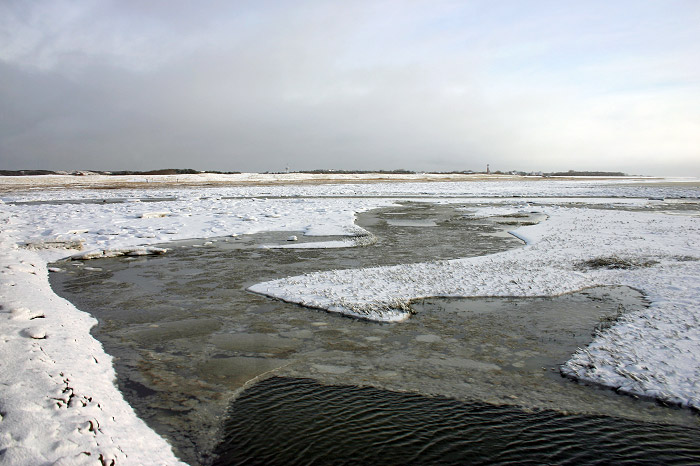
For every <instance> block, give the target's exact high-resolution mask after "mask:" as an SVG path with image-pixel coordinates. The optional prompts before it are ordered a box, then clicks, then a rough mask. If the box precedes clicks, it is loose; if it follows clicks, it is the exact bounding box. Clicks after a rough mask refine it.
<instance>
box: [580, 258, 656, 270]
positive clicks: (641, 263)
mask: <svg viewBox="0 0 700 466" xmlns="http://www.w3.org/2000/svg"><path fill="white" fill-rule="evenodd" d="M656 264H658V262H657V261H655V260H645V259H626V258H623V257H617V256H608V257H596V258H595V259H589V260H587V261H583V262H580V263H579V264H578V267H577V268H580V269H608V270H616V269H623V270H626V269H638V268H641V267H651V266H653V265H656Z"/></svg>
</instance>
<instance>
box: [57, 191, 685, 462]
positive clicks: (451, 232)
mask: <svg viewBox="0 0 700 466" xmlns="http://www.w3.org/2000/svg"><path fill="white" fill-rule="evenodd" d="M536 220H537V217H536V216H529V215H517V216H511V217H504V218H500V219H498V218H496V219H490V220H483V219H482V220H479V219H470V218H465V216H464V213H463V212H460V211H458V210H455V208H454V207H453V206H436V205H433V204H425V203H423V204H421V203H408V204H406V205H405V206H404V207H395V208H388V209H380V210H378V211H374V212H369V213H365V214H361V215H359V216H358V221H357V223H358V224H359V225H361V226H362V227H364V228H365V229H367V230H368V231H370V232H371V233H372V234H373V235H374V238H376V241H374V242H371V241H370V242H369V243H368V245H366V246H363V247H357V248H343V249H331V250H329V249H321V250H318V249H265V248H263V249H261V248H260V246H261V245H269V244H288V243H287V241H286V238H287V237H288V236H289V235H290V234H291V233H290V232H270V233H265V234H259V235H248V236H244V237H238V238H226V239H219V240H218V241H206V242H205V241H203V240H200V241H189V242H183V243H179V244H178V243H173V244H169V245H167V246H168V247H170V248H172V250H171V251H170V252H169V253H168V254H166V255H164V256H158V257H152V258H140V259H136V260H133V259H124V258H112V259H100V260H93V261H90V262H89V263H86V264H83V263H81V262H62V263H58V264H55V265H56V266H58V267H61V268H62V269H63V273H54V274H52V275H51V285H52V287H53V289H54V291H55V292H56V293H57V294H58V295H60V296H62V297H65V298H66V299H69V300H70V301H71V302H73V303H75V304H76V305H77V307H78V308H79V309H81V310H84V311H87V312H90V313H91V314H92V315H94V316H95V317H96V318H97V319H98V321H99V325H98V326H97V327H96V328H94V329H93V335H94V336H95V337H96V338H97V339H98V340H100V341H101V342H102V344H103V345H104V347H105V349H106V351H107V352H108V353H109V354H111V355H113V356H114V365H115V368H116V371H117V374H118V380H117V383H118V385H119V388H120V389H121V391H122V392H123V393H124V396H125V398H126V399H127V400H128V401H129V403H130V404H131V405H132V406H133V407H134V409H135V410H136V412H137V413H138V415H139V416H140V417H141V418H143V419H144V420H145V421H146V422H147V423H148V424H149V425H150V426H151V427H152V428H153V429H154V430H156V431H157V432H158V433H159V434H161V435H163V436H164V437H165V438H167V439H168V440H169V441H170V442H171V444H172V445H173V449H174V451H175V452H176V454H177V455H178V456H179V457H180V458H182V459H183V460H185V461H187V462H189V463H191V464H210V463H211V462H212V461H214V459H215V457H216V455H214V454H213V453H212V452H213V451H214V449H215V447H216V446H217V445H218V444H219V443H220V442H221V441H222V439H229V438H233V437H236V436H237V435H239V434H237V433H236V432H234V429H233V428H232V425H240V426H243V425H245V424H247V423H248V422H249V421H248V420H245V419H242V418H241V419H242V420H240V421H236V420H235V419H238V418H237V417H236V416H238V414H236V413H241V412H244V411H240V409H244V408H240V403H243V402H245V400H246V399H247V398H246V397H247V396H248V395H250V394H251V393H252V394H255V393H264V392H265V391H266V390H267V388H266V387H268V388H270V389H271V390H272V388H274V391H275V393H277V395H275V396H276V397H277V398H275V397H273V398H269V406H267V405H265V403H266V402H265V400H264V398H265V396H264V395H260V396H259V397H258V399H259V401H258V404H257V405H256V406H257V407H256V408H255V410H260V411H261V412H263V411H264V412H276V411H278V410H279V411H280V412H282V411H284V409H288V410H291V411H290V413H292V414H293V412H294V408H293V405H294V403H295V402H294V401H293V400H294V397H295V396H297V395H299V393H301V392H299V390H301V389H302V388H303V387H306V386H307V385H304V384H303V383H301V382H299V383H301V385H299V386H297V385H295V383H296V382H294V383H292V382H289V383H291V385H289V384H288V383H287V382H285V380H287V379H280V376H282V377H287V378H294V379H298V378H313V379H315V380H317V381H320V382H322V383H323V384H325V385H324V387H326V388H324V390H331V391H332V390H336V389H334V388H332V387H330V386H331V385H338V386H339V387H337V390H339V391H340V392H341V393H342V392H348V391H350V392H352V393H355V392H356V391H355V389H354V388H352V386H353V385H371V386H374V387H379V388H383V389H386V390H388V391H381V390H376V389H375V390H376V391H375V392H372V393H375V395H376V396H375V398H377V399H382V397H388V398H386V400H393V401H392V402H396V403H397V406H402V405H401V403H402V402H401V401H400V400H397V399H396V397H398V398H401V397H404V396H408V397H409V398H407V399H406V402H415V400H417V399H418V398H415V397H414V395H407V394H399V393H398V392H401V391H410V392H413V393H421V394H423V395H440V396H444V397H450V398H451V399H452V401H451V402H449V403H456V404H459V403H465V402H466V404H467V405H470V406H471V405H474V403H476V404H475V405H474V406H476V405H479V403H481V404H483V405H484V406H490V407H491V408H489V409H490V410H491V411H489V412H491V413H492V414H491V416H495V417H499V416H502V415H503V416H505V415H506V414H507V413H509V412H511V410H514V409H515V411H517V410H518V409H523V408H524V409H525V410H523V411H522V413H521V416H522V417H523V419H525V418H528V411H532V412H545V411H546V412H551V413H554V412H558V413H560V414H559V415H561V416H565V415H564V414H562V413H566V412H569V413H578V414H576V415H575V416H576V417H581V418H586V417H589V418H591V419H596V418H598V417H600V416H601V415H603V414H605V415H608V417H606V418H605V419H615V422H614V423H613V424H611V425H613V426H615V428H619V429H622V431H623V432H628V431H629V432H632V431H634V429H635V428H636V427H635V426H637V425H638V424H639V423H649V422H652V423H653V422H655V423H658V424H659V425H665V426H669V429H671V430H670V431H669V432H675V431H676V430H679V429H681V428H680V427H677V426H686V427H688V428H690V429H696V428H697V426H698V423H697V419H696V418H695V417H694V416H693V415H692V414H690V413H689V412H687V411H684V410H675V409H667V408H664V407H660V406H657V405H655V404H654V403H649V402H645V401H643V400H634V399H632V398H630V397H626V396H619V395H617V394H615V393H614V392H612V391H609V390H603V389H599V388H595V387H589V386H584V385H580V384H577V383H575V382H572V381H570V380H567V379H563V378H562V377H561V376H560V375H559V373H558V366H559V365H560V364H562V363H564V362H565V361H566V360H567V359H568V358H569V357H570V355H571V353H573V352H574V351H575V350H576V348H577V347H578V346H585V345H586V344H588V342H590V340H591V338H592V332H593V330H594V328H595V327H596V326H597V325H599V324H600V323H601V322H605V321H606V319H611V318H614V317H615V316H616V315H617V314H618V312H635V311H636V310H638V309H641V308H642V307H643V306H644V302H643V300H642V299H641V295H640V294H639V293H638V292H636V291H634V290H630V289H627V288H620V287H617V288H601V289H592V290H586V291H584V292H582V293H575V294H571V295H566V296H561V297H556V298H551V299H549V298H535V299H466V300H450V299H426V300H423V301H421V302H416V303H414V305H413V307H414V310H415V311H416V315H415V316H413V317H412V318H411V319H409V320H408V321H406V322H403V323H400V324H382V323H375V322H366V321H359V320H354V319H349V318H345V317H342V316H339V315H336V314H329V313H325V312H322V311H317V310H310V309H306V308H302V307H300V306H296V305H292V304H288V303H284V302H280V301H277V300H273V299H270V298H267V297H264V296H260V295H255V294H251V293H249V292H247V291H246V287H248V286H250V285H252V284H254V283H258V282H260V281H264V280H269V279H274V278H279V277H283V276H290V275H298V274H302V273H305V272H312V271H317V270H328V269H337V268H348V267H367V266H374V265H390V264H396V263H406V262H419V261H427V260H432V259H449V258H455V257H469V256H476V255H484V254H490V253H494V252H499V251H504V250H507V249H509V248H513V247H518V246H519V244H520V242H519V241H518V240H516V239H514V238H513V237H511V236H509V235H507V234H504V231H505V230H506V229H509V228H510V229H512V228H516V227H517V226H518V225H521V224H528V223H531V222H534V221H536ZM318 239H336V238H305V237H302V236H299V242H308V241H313V240H318ZM86 265H87V266H89V268H88V267H86ZM601 319H602V320H601ZM270 376H276V378H275V379H274V380H276V381H277V382H274V383H280V384H281V388H279V387H277V386H276V385H275V386H269V385H265V384H270V383H273V382H267V381H265V380H264V379H265V378H266V377H270ZM260 380H262V382H259V381H260ZM280 380H281V381H282V382H280ZM256 382H258V383H262V384H263V385H260V386H259V385H257V384H256ZM305 383H308V381H307V382H305ZM275 387H277V388H275ZM284 387H291V388H290V389H289V390H291V391H289V390H287V389H286V388H284ZM300 387H301V388H300ZM251 390H252V391H251ZM358 390H359V389H358ZM312 391H313V390H312ZM241 393H242V395H241V397H240V398H237V399H236V396H238V395H239V394H241ZM295 393H296V395H295ZM328 393H330V392H328ZM333 393H336V392H335V391H333ZM357 393H367V392H366V390H365V389H362V390H359V392H357ZM380 393H384V394H383V395H381V396H380V395H379V394H380ZM299 396H300V395H299ZM304 396H305V395H304ZM318 396H322V395H321V394H320V393H319V395H318ZM343 397H344V396H339V398H340V399H342V398H343ZM278 398H279V399H284V400H286V401H285V407H282V406H280V405H277V404H276V403H277V401H276V400H277V399H278ZM234 399H236V401H235V402H233V404H231V402H232V400H234ZM428 399H432V398H428ZM290 400H292V401H290ZM411 400H413V401H411ZM456 400H461V402H458V401H456ZM445 402H446V403H448V402H447V401H445ZM290 403H291V404H290ZM363 403H364V401H363V402H358V403H356V404H355V405H352V406H342V405H336V406H335V407H334V408H333V407H332V406H333V405H329V406H331V407H330V408H329V409H333V410H335V411H333V412H335V413H339V414H329V416H335V419H329V420H328V421H327V423H326V424H318V423H315V424H318V425H321V426H323V428H322V429H320V430H318V431H317V432H315V433H313V434H312V433H311V432H307V433H305V434H304V435H305V436H309V437H310V438H321V437H324V436H325V435H326V434H328V433H329V431H332V430H335V429H341V428H342V426H343V423H344V422H345V421H346V420H347V419H348V418H349V417H350V418H355V417H357V418H358V419H363V416H365V414H363V411H362V410H360V411H358V410H357V408H358V407H360V406H362V405H363ZM367 403H369V402H367ZM449 403H448V404H449ZM266 406H267V407H266ZM499 406H500V407H499ZM508 406H519V407H521V408H517V409H516V408H510V407H508ZM319 409H320V408H319ZM416 409H417V408H416ZM427 409H428V411H429V410H430V409H429V408H427ZM265 410H267V411H265ZM499 410H503V411H502V414H498V413H499ZM376 411H377V415H376V419H377V422H378V424H377V425H376V426H374V427H372V432H375V431H376V432H385V433H386V434H387V435H389V436H390V437H391V438H394V436H395V435H400V434H398V432H403V429H404V427H402V425H400V424H393V422H394V420H398V419H401V416H398V414H400V413H401V412H402V410H399V411H397V412H396V414H397V416H393V415H391V410H386V409H385V408H381V409H380V408H377V410H376ZM418 411H420V410H418ZM227 413H228V419H230V421H229V423H228V424H227V425H226V426H225V427H224V428H222V422H223V419H225V418H227ZM299 413H300V416H301V417H300V418H299V420H296V421H295V420H294V419H288V418H284V417H280V422H281V423H282V424H281V425H279V426H278V430H280V431H289V429H292V431H293V430H294V428H293V427H292V426H294V425H296V424H295V423H298V422H302V423H303V422H310V421H308V418H304V417H303V416H305V415H302V413H303V411H302V410H300V411H299ZM271 417H274V416H271ZM302 419H307V421H302ZM529 419H530V421H529V422H530V425H529V427H526V429H531V430H532V429H534V431H537V428H536V426H537V425H538V424H539V423H540V422H542V421H541V419H540V418H539V417H537V416H534V417H530V418H529ZM232 422H233V424H231V423H232ZM250 422H251V423H253V421H252V420H251V421H250ZM255 422H258V421H255ZM262 422H263V423H264V421H262ZM270 422H272V419H270ZM402 422H403V421H402ZM421 422H422V421H421ZM425 422H427V423H428V425H430V422H431V421H429V420H425ZM450 422H451V421H450ZM504 422H505V421H504ZM522 422H523V423H526V422H525V421H524V420H523V421H522ZM483 425H484V426H489V425H491V424H488V423H485V424H483ZM494 425H495V426H496V427H497V428H494V429H492V431H488V429H486V430H483V431H480V432H481V433H479V434H478V435H479V436H483V437H491V436H495V435H497V434H498V432H500V431H501V430H502V428H501V427H500V424H494ZM645 425H646V424H645ZM285 426H287V427H285ZM329 426H334V427H329ZM433 427H434V428H435V429H437V431H439V432H443V433H444V432H449V431H451V430H453V426H452V424H450V423H447V424H444V425H442V426H441V425H440V424H439V423H434V422H433ZM674 429H675V430H674ZM681 430H682V429H681ZM353 432H355V431H353ZM392 432H393V433H392ZM692 432H696V431H694V430H692ZM347 435H355V433H348V434H347ZM357 435H359V437H358V439H361V438H362V436H361V435H360V434H359V433H357ZM440 435H442V434H440ZM669 435H670V434H669ZM314 436H315V437H314ZM302 440H303V439H301V438H299V437H298V438H296V439H295V440H292V439H289V441H290V442H301V441H302ZM550 440H551V439H550V437H547V436H542V437H541V440H540V443H539V446H537V448H544V449H546V448H549V446H550V445H549V442H550ZM226 441H228V440H226ZM317 441H318V442H320V441H321V440H317ZM348 441H351V440H348ZM451 441H452V440H450V438H447V440H445V442H446V444H447V443H449V442H451ZM454 441H455V442H457V443H455V446H456V447H457V446H459V445H461V443H460V442H461V441H458V440H454ZM236 442H238V441H236ZM351 442H355V443H357V444H358V445H359V444H360V443H362V442H361V441H356V440H352V441H351ZM533 442H535V443H537V441H535V440H533ZM243 443H244V444H245V445H248V444H249V443H250V445H253V443H254V442H252V441H250V442H249V441H245V442H243ZM650 443H652V444H653V443H656V440H655V438H651V439H650ZM236 445H237V446H236V448H241V443H240V442H238V443H236ZM255 445H256V446H255V449H256V451H258V453H255V454H263V455H267V454H268V453H264V452H263V450H264V446H265V445H267V447H268V448H272V450H270V452H278V451H279V449H278V448H277V447H275V443H274V442H267V440H266V439H265V438H264V437H263V438H260V439H258V442H257V443H255ZM448 447H449V446H446V447H445V448H448ZM261 448H262V450H261ZM522 448H523V447H522V446H518V447H517V448H515V450H516V451H517V450H518V449H522ZM222 451H223V450H222ZM309 451H311V450H309ZM251 454H252V453H251ZM270 454H271V453H270ZM275 454H277V453H275ZM299 454H300V455H302V456H303V455H304V453H303V452H302V453H299ZM367 454H368V455H370V453H369V452H367ZM372 454H374V453H372ZM388 458H391V457H388ZM429 458H432V457H425V460H426V461H429ZM270 461H271V462H274V461H277V460H274V459H270ZM319 461H321V460H319ZM343 461H345V460H343ZM387 461H388V460H387ZM430 461H431V460H430ZM375 462H376V461H375ZM379 462H382V461H379ZM385 462H386V461H385Z"/></svg>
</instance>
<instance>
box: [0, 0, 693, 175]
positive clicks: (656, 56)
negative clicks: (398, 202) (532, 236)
mask: <svg viewBox="0 0 700 466" xmlns="http://www.w3.org/2000/svg"><path fill="white" fill-rule="evenodd" d="M487 163H488V164H490V165H491V169H492V170H498V169H500V170H526V171H554V170H568V169H576V170H609V171H624V172H627V173H632V174H649V175H693V176H700V2H699V1H697V0H687V1H683V0H658V1H646V0H629V1H626V0H619V1H615V0H605V1H596V0H587V1H567V0H552V1H549V0H542V1H534V0H533V1H526V0H514V1H508V0H500V1H497V2H496V1H468V0H462V1H440V0H430V1H417V0H416V1H381V0H377V1H366V2H365V1H355V0H353V1H330V0H326V1H264V0H263V1H261V0H250V1H223V0H222V1H207V2H192V1H170V0H161V1H155V0H154V1H145V0H114V1H86V0H67V1H26V0H16V1H15V0H0V169H53V170H73V169H102V170H127V169H133V170H147V169H154V168H166V167H172V168H195V169H200V170H227V171H283V170H284V169H285V168H286V167H289V168H290V169H291V170H303V169H311V168H336V169H396V168H404V169H411V170H425V171H447V170H469V169H471V170H484V169H485V167H486V164H487Z"/></svg>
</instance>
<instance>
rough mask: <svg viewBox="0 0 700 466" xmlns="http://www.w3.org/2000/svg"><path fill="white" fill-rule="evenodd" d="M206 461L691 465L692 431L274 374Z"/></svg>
mask: <svg viewBox="0 0 700 466" xmlns="http://www.w3.org/2000/svg"><path fill="white" fill-rule="evenodd" d="M224 432H225V436H224V440H223V441H222V443H221V444H220V445H219V446H218V447H217V453H218V455H219V458H218V460H217V462H216V463H215V464H217V465H228V464H248V465H292V464H387V465H389V464H472V465H486V464H488V465H494V464H519V465H520V464H537V465H541V464H559V465H564V464H570V465H585V464H619V465H640V464H647V465H658V464H678V465H680V464H686V465H691V464H697V461H698V458H700V444H699V443H698V435H699V434H700V430H698V429H688V428H682V427H676V426H660V425H658V424H653V423H646V422H635V423H632V422H629V421H626V420H623V419H618V418H614V417H610V416H603V415H597V416H587V415H579V414H562V413H561V412H557V411H553V410H532V409H522V408H520V407H515V406H495V405H490V404H486V403H481V402H468V403H465V402H461V401H458V400H455V399H451V398H445V397H426V396H421V395H418V394H407V393H398V392H392V391H387V390H378V389H375V388H370V387H356V386H338V385H334V386H328V385H323V384H319V383H317V382H315V381H313V380H309V379H292V378H280V377H274V378H270V379H267V380H265V381H263V382H260V383H258V384H256V385H254V386H253V387H251V388H250V389H248V390H246V391H245V392H244V393H243V395H241V397H240V398H238V399H237V400H236V401H235V402H234V403H233V405H232V406H231V409H230V417H229V418H228V419H227V420H226V422H225V427H224Z"/></svg>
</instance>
